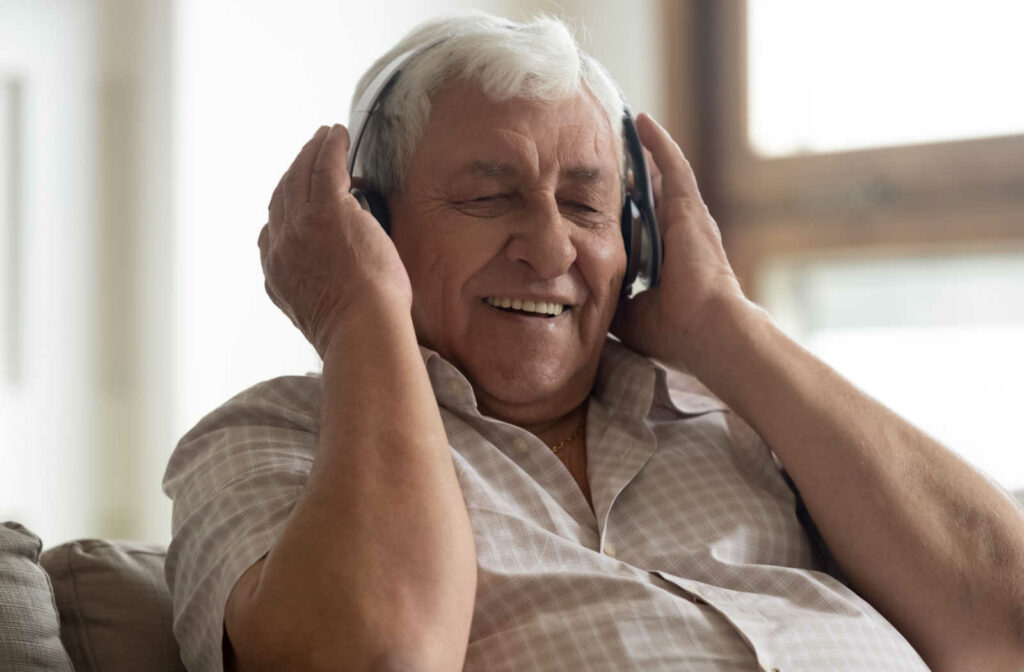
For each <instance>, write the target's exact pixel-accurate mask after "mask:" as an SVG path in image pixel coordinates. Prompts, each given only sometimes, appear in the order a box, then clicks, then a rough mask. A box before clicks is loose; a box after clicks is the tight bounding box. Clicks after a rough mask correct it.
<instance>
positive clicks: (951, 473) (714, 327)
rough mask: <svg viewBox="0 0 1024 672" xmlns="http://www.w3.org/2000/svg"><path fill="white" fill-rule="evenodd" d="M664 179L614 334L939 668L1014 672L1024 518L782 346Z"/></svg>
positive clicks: (648, 125) (869, 402) (696, 209)
mask: <svg viewBox="0 0 1024 672" xmlns="http://www.w3.org/2000/svg"><path fill="white" fill-rule="evenodd" d="M638 130H639V131H640V134H641V138H642V139H643V141H644V144H645V145H646V146H647V147H648V148H649V149H650V150H651V152H652V155H653V158H654V161H655V163H656V165H657V166H658V168H660V173H661V174H660V175H659V176H658V177H657V178H656V186H657V191H658V192H660V194H659V205H658V214H659V217H660V218H661V221H662V227H663V229H664V235H665V248H666V262H665V276H664V278H663V281H662V285H661V286H660V287H659V288H658V289H657V290H656V291H653V292H648V294H647V295H641V296H640V297H638V298H637V299H636V300H635V301H633V302H632V304H631V305H630V306H629V307H628V308H627V312H625V313H624V314H623V315H622V316H620V320H619V322H618V323H617V332H618V333H619V334H620V336H621V337H622V338H623V340H624V341H626V342H627V343H629V344H630V345H632V346H633V347H635V348H637V349H638V350H640V351H642V352H645V353H647V354H650V355H653V356H656V357H659V358H661V359H663V360H665V361H667V362H669V363H672V364H675V365H677V366H683V367H686V368H688V369H690V370H691V371H692V372H693V373H694V374H695V375H697V376H698V377H699V378H700V379H701V380H702V381H703V382H704V383H705V384H706V385H707V386H708V387H709V388H710V389H711V390H712V391H714V392H715V393H716V394H717V395H719V396H720V397H721V398H722V399H723V400H724V401H725V402H726V403H728V404H729V405H730V406H732V407H733V408H734V409H735V410H736V411H737V412H738V413H739V414H740V415H741V416H742V417H743V418H744V419H746V420H747V422H748V423H749V424H750V425H751V426H753V427H754V429H755V430H756V431H757V432H758V433H759V434H760V435H761V436H762V438H764V439H765V441H766V442H767V443H768V444H769V445H770V446H771V447H772V449H773V450H774V451H775V453H776V454H777V455H778V457H779V459H780V460H781V461H782V463H783V465H784V466H785V467H786V469H787V470H788V472H789V473H790V475H791V476H792V478H793V480H794V482H795V483H796V485H797V487H798V488H799V490H800V492H801V494H802V496H803V498H804V501H805V503H806V505H807V508H808V510H809V511H810V513H811V515H812V517H813V518H814V520H815V522H816V523H817V525H818V527H819V529H820V530H821V533H822V535H823V537H824V538H825V541H826V542H827V543H828V545H829V548H830V549H831V551H832V553H833V555H834V556H835V558H836V561H837V562H838V564H839V566H840V568H841V569H842V570H843V572H844V573H845V574H846V575H847V576H848V577H849V579H850V581H851V583H852V584H853V586H854V587H855V588H856V589H857V590H858V592H860V593H861V594H862V595H863V596H864V597H865V598H867V599H868V600H869V601H870V602H871V603H872V604H873V605H875V607H876V608H878V609H879V611H881V612H882V613H883V614H884V615H885V616H886V617H887V618H888V619H889V620H890V621H892V622H893V624H894V625H896V626H897V628H899V629H900V631H901V632H902V633H903V634H904V635H905V636H906V637H907V639H908V640H909V641H910V642H911V644H913V645H914V646H915V648H917V650H918V651H919V652H920V653H921V654H922V657H923V658H924V659H925V660H926V661H927V662H928V664H929V665H930V666H932V667H933V668H934V669H936V670H966V669H977V670H982V669H984V670H994V671H995V670H1007V671H1015V670H1019V669H1020V668H1021V667H1022V666H1024V513H1022V510H1021V508H1020V507H1019V506H1018V505H1017V504H1016V503H1015V502H1014V501H1012V499H1011V498H1009V497H1008V496H1006V495H1005V494H1004V493H1003V492H1001V491H1000V490H999V489H998V488H996V487H994V486H993V485H992V484H991V483H990V482H988V481H987V480H986V478H985V477H984V476H982V475H981V474H979V473H977V472H976V471H975V470H973V469H972V468H971V467H970V466H968V465H967V464H966V463H964V462H963V461H962V460H960V459H959V458H957V457H956V456H955V455H954V454H953V453H951V452H950V451H948V450H947V449H945V448H943V447H942V446H941V445H939V444H938V443H936V442H935V441H933V440H932V439H930V438H929V437H927V436H926V435H924V434H923V433H922V432H920V431H919V430H917V429H916V428H914V427H912V426H911V425H910V424H908V423H907V422H905V421H904V420H902V419H901V418H900V417H898V416H897V415H896V414H894V413H892V412H891V411H889V410H888V409H887V408H885V407H884V406H882V405H881V404H879V403H878V402H876V401H875V400H874V399H872V398H870V397H869V396H867V395H865V394H864V393H862V392H861V391H859V390H858V389H856V388H855V387H854V386H853V385H851V384H850V383H849V382H847V381H846V380H844V379H843V378H842V377H841V376H839V375H838V374H837V373H836V372H835V371H833V370H831V369H830V368H829V367H828V366H826V365H825V364H824V363H822V362H821V361H819V360H818V359H816V358H815V357H814V356H813V355H811V354H810V353H809V352H807V351H806V350H804V349H803V348H801V347H800V346H799V345H797V344H796V343H794V342H793V341H792V340H790V339H789V338H788V337H786V336H785V335H784V334H783V333H782V332H781V331H780V330H779V329H778V328H777V327H776V326H775V325H774V324H773V323H772V321H771V320H770V318H769V317H768V316H767V315H766V314H765V313H764V312H763V311H762V310H761V309H759V308H758V307H757V306H755V305H754V304H752V303H750V302H749V301H747V300H746V299H745V298H744V297H743V295H742V292H741V291H740V289H739V285H738V283H737V282H736V279H735V276H734V275H733V274H732V271H731V269H730V268H729V265H728V262H727V261H726V259H725V254H724V252H723V251H722V247H721V244H720V238H719V235H718V231H717V227H716V226H715V224H714V222H713V220H712V219H711V217H710V215H709V214H708V213H707V209H706V208H705V207H704V204H703V202H702V201H701V199H700V195H699V192H698V191H697V185H696V183H695V181H694V178H693V173H692V172H691V171H690V169H689V165H688V164H687V162H686V160H685V158H684V157H683V155H682V152H681V151H680V150H679V148H678V146H677V145H676V144H675V143H674V142H672V140H671V138H670V137H669V136H668V134H667V133H666V132H665V131H664V130H663V129H662V128H661V127H660V126H657V125H656V124H655V123H653V121H652V120H651V119H650V118H649V117H642V118H641V119H639V120H638Z"/></svg>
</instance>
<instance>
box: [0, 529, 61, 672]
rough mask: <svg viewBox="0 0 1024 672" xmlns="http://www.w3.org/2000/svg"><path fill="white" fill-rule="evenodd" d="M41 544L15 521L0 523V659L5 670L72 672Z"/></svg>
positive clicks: (7, 671) (13, 671) (17, 671)
mask: <svg viewBox="0 0 1024 672" xmlns="http://www.w3.org/2000/svg"><path fill="white" fill-rule="evenodd" d="M40 548H42V542H41V541H39V537H37V536H36V535H34V534H32V533H31V532H29V531H28V530H26V529H25V528H24V527H22V526H21V525H19V524H18V523H3V524H0V661H2V665H3V669H4V670H5V672H36V671H38V670H59V671H61V672H65V671H66V672H71V661H70V660H69V659H68V654H67V652H66V651H65V650H64V646H63V645H62V644H61V641H60V623H59V621H58V618H57V606H56V605H55V604H54V601H53V591H52V590H51V589H50V580H49V578H47V576H46V572H44V571H43V569H42V568H41V567H40V566H39V562H38V561H39V549H40Z"/></svg>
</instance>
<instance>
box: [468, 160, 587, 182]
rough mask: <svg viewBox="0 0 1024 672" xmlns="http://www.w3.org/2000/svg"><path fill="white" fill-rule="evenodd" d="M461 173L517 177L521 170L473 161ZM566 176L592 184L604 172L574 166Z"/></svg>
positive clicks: (488, 162)
mask: <svg viewBox="0 0 1024 672" xmlns="http://www.w3.org/2000/svg"><path fill="white" fill-rule="evenodd" d="M459 172H460V173H461V174H463V175H465V174H470V175H479V176H481V177H496V178H502V177H515V176H517V175H519V170H518V169H517V168H516V167H515V166H511V165H509V164H507V163H501V162H500V161H479V160H477V161H473V162H472V163H470V164H469V166H467V167H466V168H465V169H464V170H462V171H459ZM564 174H565V175H566V177H568V178H569V179H570V180H572V181H574V182H583V183H585V184H592V183H594V182H597V181H598V180H600V179H601V177H602V175H603V174H604V172H603V171H602V170H601V169H600V168H596V167H590V166H572V167H570V168H568V169H566V170H565V173H564Z"/></svg>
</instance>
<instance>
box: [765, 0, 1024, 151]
mask: <svg viewBox="0 0 1024 672" xmlns="http://www.w3.org/2000/svg"><path fill="white" fill-rule="evenodd" d="M747 7H748V25H747V29H748V61H747V66H748V70H747V72H748V86H749V89H748V94H749V110H748V112H749V120H750V121H749V123H750V127H749V133H750V142H751V145H752V147H753V149H754V150H755V151H756V152H757V153H759V154H761V155H763V156H767V157H779V156H788V155H793V154H801V153H821V152H835V151H843V150H852V149H860V148H867V147H882V146H892V145H906V144H914V143H924V142H936V141H946V140H956V139H966V138H979V137H987V136H999V135H1010V134H1018V133H1022V132H1024V86H1020V85H1019V83H1018V81H1019V80H1020V64H1021V63H1024V40H1021V39H1020V29H1021V26H1024V3H1018V2H1006V1H1005V0H976V1H975V2H971V3H965V2H953V1H950V0H900V2H891V1H889V0H857V1H856V2H853V1H850V0H847V1H841V0H834V1H832V2H820V1H818V0H781V1H780V0H772V1H771V2H768V1H767V0H749V2H748V3H747Z"/></svg>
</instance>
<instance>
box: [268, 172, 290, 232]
mask: <svg viewBox="0 0 1024 672" xmlns="http://www.w3.org/2000/svg"><path fill="white" fill-rule="evenodd" d="M286 174H287V173H286ZM267 214H268V217H267V225H268V226H269V227H270V229H271V230H276V229H277V228H278V227H279V226H281V224H283V223H284V175H282V176H281V179H280V180H279V181H278V183H277V186H276V187H274V193H273V195H271V197H270V204H269V205H268V206H267Z"/></svg>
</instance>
